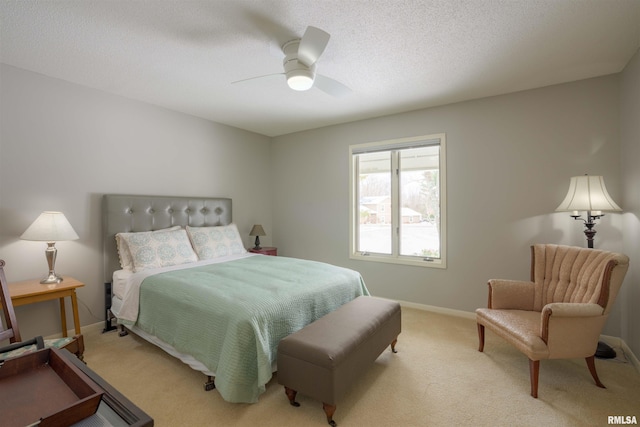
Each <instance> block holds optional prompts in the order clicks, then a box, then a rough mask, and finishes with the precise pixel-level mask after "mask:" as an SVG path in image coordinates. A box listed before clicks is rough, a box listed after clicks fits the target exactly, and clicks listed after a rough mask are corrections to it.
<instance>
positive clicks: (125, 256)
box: [116, 225, 182, 270]
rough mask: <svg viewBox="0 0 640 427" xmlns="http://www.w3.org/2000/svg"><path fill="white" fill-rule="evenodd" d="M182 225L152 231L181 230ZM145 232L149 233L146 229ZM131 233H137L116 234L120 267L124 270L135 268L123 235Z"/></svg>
mask: <svg viewBox="0 0 640 427" xmlns="http://www.w3.org/2000/svg"><path fill="white" fill-rule="evenodd" d="M181 228H182V227H180V226H179V225H175V226H173V227H169V228H163V229H162V230H154V231H152V233H157V232H160V231H171V230H180V229H181ZM143 233H147V232H146V231H144V232H143ZM130 234H135V233H118V234H116V248H117V249H118V258H120V267H122V269H123V270H133V260H132V259H131V252H130V251H129V248H128V247H127V243H126V242H125V241H124V239H122V236H128V235H130Z"/></svg>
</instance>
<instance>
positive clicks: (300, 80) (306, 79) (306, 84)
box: [287, 69, 314, 91]
mask: <svg viewBox="0 0 640 427" xmlns="http://www.w3.org/2000/svg"><path fill="white" fill-rule="evenodd" d="M313 77H314V75H313V73H312V72H311V70H300V69H298V70H293V71H290V72H288V73H287V84H288V85H289V87H290V88H291V89H293V90H298V91H304V90H309V89H311V87H312V86H313Z"/></svg>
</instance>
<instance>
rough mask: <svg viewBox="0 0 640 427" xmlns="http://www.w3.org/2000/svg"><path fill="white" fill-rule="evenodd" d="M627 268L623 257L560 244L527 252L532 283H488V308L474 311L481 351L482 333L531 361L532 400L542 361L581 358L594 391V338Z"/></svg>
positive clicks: (626, 260) (595, 340) (539, 246)
mask: <svg viewBox="0 0 640 427" xmlns="http://www.w3.org/2000/svg"><path fill="white" fill-rule="evenodd" d="M628 268H629V258H628V257H627V256H626V255H622V254H618V253H613V252H606V251H601V250H595V249H586V248H579V247H572V246H560V245H542V244H540V245H534V246H532V247H531V281H530V282H526V281H515V280H489V303H488V308H479V309H477V310H476V321H477V323H478V338H479V342H480V345H479V348H478V350H479V351H483V350H484V336H485V328H488V329H490V330H491V331H493V332H494V333H495V334H496V335H498V336H500V337H502V338H504V339H505V340H507V341H508V342H509V343H511V344H513V345H514V346H515V347H516V348H517V349H518V350H520V351H521V352H522V353H524V354H525V355H526V356H527V357H528V358H529V371H530V377H531V396H533V397H536V398H537V397H538V376H539V372H540V360H542V359H571V358H581V357H584V358H585V360H586V361H587V366H588V368H589V371H590V372H591V375H592V376H593V379H594V380H595V382H596V385H597V386H598V387H603V388H604V385H603V384H602V383H601V382H600V380H599V379H598V374H597V372H596V367H595V361H594V356H595V352H596V349H597V346H598V339H599V337H600V334H601V332H602V328H603V327H604V324H605V322H606V320H607V317H608V315H609V312H610V311H611V307H612V306H613V302H614V301H615V298H616V295H617V294H618V291H619V289H620V286H621V285H622V281H623V279H624V276H625V274H626V272H627V269H628Z"/></svg>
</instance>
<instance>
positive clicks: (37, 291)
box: [9, 276, 84, 337]
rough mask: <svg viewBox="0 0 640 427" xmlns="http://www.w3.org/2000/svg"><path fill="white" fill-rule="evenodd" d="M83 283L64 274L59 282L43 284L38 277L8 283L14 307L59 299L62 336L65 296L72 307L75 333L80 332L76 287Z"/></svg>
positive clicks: (64, 322)
mask: <svg viewBox="0 0 640 427" xmlns="http://www.w3.org/2000/svg"><path fill="white" fill-rule="evenodd" d="M83 286H84V283H82V282H80V281H78V280H76V279H74V278H73V277H69V276H64V280H63V281H62V282H60V283H52V284H50V285H44V284H41V283H40V280H39V279H33V280H24V281H22V282H14V283H9V295H11V302H12V303H13V306H14V307H18V306H21V305H27V304H33V303H36V302H41V301H49V300H52V299H59V300H60V318H61V320H62V336H63V337H66V336H67V312H66V311H65V308H64V299H65V297H71V307H72V309H73V323H74V326H75V331H76V334H80V316H78V299H77V298H76V288H81V287H83Z"/></svg>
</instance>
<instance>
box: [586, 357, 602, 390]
mask: <svg viewBox="0 0 640 427" xmlns="http://www.w3.org/2000/svg"><path fill="white" fill-rule="evenodd" d="M584 360H586V361H587V366H588V367H589V372H591V376H592V377H593V379H594V381H595V382H596V385H597V386H598V387H600V388H606V387H605V386H604V384H602V383H601V382H600V378H598V373H597V372H596V363H595V356H591V357H585V358H584Z"/></svg>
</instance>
